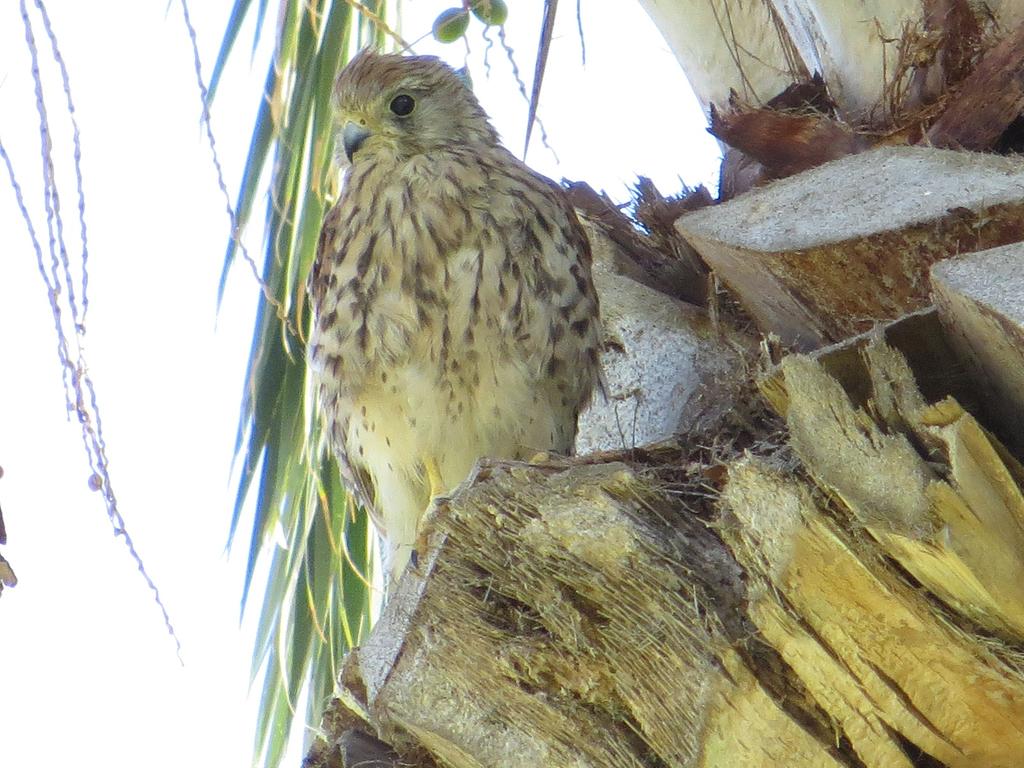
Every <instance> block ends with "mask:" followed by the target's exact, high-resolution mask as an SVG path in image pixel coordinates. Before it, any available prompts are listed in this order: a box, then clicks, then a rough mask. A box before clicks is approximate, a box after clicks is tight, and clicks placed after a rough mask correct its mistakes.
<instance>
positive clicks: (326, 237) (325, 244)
mask: <svg viewBox="0 0 1024 768" xmlns="http://www.w3.org/2000/svg"><path fill="white" fill-rule="evenodd" d="M340 225H341V207H340V206H338V205H335V206H334V207H333V208H331V209H330V210H329V211H328V212H327V215H326V216H324V223H323V225H322V226H321V228H320V238H319V240H318V242H317V249H316V258H315V259H314V260H313V266H312V268H311V269H310V271H309V280H308V283H307V286H306V287H307V291H308V293H309V296H310V297H311V298H312V301H313V306H314V307H320V306H323V302H324V294H325V293H326V291H327V288H328V286H327V279H328V275H329V270H327V269H324V265H325V264H326V263H327V261H328V260H329V259H331V258H332V254H333V250H334V249H335V248H337V234H338V228H339V226H340ZM314 322H315V319H314ZM317 412H318V413H321V414H323V413H324V411H323V409H322V408H319V407H318V408H317ZM347 427H348V420H347V419H344V420H342V419H335V428H334V431H335V432H336V434H332V435H329V436H328V437H329V440H330V444H331V448H332V450H333V453H334V459H335V461H336V462H337V464H338V471H339V473H340V474H341V481H342V483H343V484H344V485H345V487H346V489H347V490H348V492H349V493H350V494H351V495H352V497H353V498H354V499H355V502H356V503H357V504H358V505H359V506H361V507H362V508H363V509H365V510H366V511H367V512H368V513H369V514H370V517H371V518H372V519H373V522H374V523H375V524H376V525H377V526H378V528H379V529H381V530H383V520H382V519H381V517H380V511H379V510H378V509H376V507H375V503H374V500H375V499H376V489H375V488H374V484H373V479H372V478H371V477H370V475H369V473H368V472H367V471H366V468H365V467H364V466H363V465H362V464H356V463H354V462H353V461H352V460H351V459H350V458H349V455H348V451H347V450H346V448H345V432H346V431H347Z"/></svg>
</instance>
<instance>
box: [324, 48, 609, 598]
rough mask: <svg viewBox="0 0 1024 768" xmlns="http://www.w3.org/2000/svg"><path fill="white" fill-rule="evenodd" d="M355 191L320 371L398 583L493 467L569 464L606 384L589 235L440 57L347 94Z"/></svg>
mask: <svg viewBox="0 0 1024 768" xmlns="http://www.w3.org/2000/svg"><path fill="white" fill-rule="evenodd" d="M334 95H335V109H336V116H337V120H338V128H339V135H338V139H339V142H340V144H341V146H342V147H343V148H344V151H345V158H343V159H342V164H343V165H347V166H348V167H347V169H346V179H345V182H344V186H343V190H342V193H341V196H340V199H339V200H338V202H337V204H336V205H335V206H334V207H333V208H332V209H331V210H330V212H329V213H328V214H327V216H326V218H325V221H324V225H323V230H322V232H321V235H320V246H319V253H318V255H317V259H316V262H315V264H314V267H313V271H312V274H311V277H310V292H311V295H312V301H313V307H314V312H315V320H314V325H313V330H312V335H311V338H310V345H309V349H310V361H311V364H312V367H313V369H314V371H315V373H316V375H317V377H318V381H319V391H320V401H321V407H322V408H323V413H324V416H325V418H326V421H327V425H328V427H329V433H330V439H331V443H332V447H333V449H334V451H335V453H336V455H337V456H338V459H339V464H340V465H341V466H342V471H343V473H344V476H345V477H344V479H345V480H346V482H347V484H348V486H349V487H350V488H351V489H352V491H353V492H354V493H355V495H356V496H357V498H358V499H359V500H360V501H361V502H362V503H363V504H364V505H365V506H366V507H367V509H368V510H369V511H370V513H371V514H372V515H373V518H374V520H375V522H376V523H377V525H378V526H379V527H380V529H381V530H382V532H383V533H384V535H385V538H386V540H387V541H388V547H387V550H386V552H385V555H386V561H387V562H388V563H389V568H390V571H391V575H392V578H395V577H397V575H399V573H400V571H401V569H402V568H404V565H405V563H406V562H407V561H408V559H409V555H410V553H411V551H412V547H413V545H414V542H415V539H416V533H417V526H418V523H419V521H420V519H421V518H422V516H423V514H424V512H425V511H426V509H427V507H428V505H429V504H430V501H431V499H432V497H433V496H434V495H437V494H439V493H444V492H447V491H450V490H451V489H453V488H454V487H455V486H456V485H458V484H459V483H460V482H462V481H463V480H464V479H465V478H466V476H467V474H468V473H469V471H470V469H472V467H473V465H474V463H475V462H476V461H477V460H478V459H479V458H481V457H497V458H528V457H530V456H532V455H533V454H534V453H536V452H537V451H543V450H554V451H558V452H561V453H568V452H570V451H571V449H572V445H573V440H574V438H575V434H576V420H577V416H578V414H579V412H580V410H581V409H582V408H583V407H584V406H585V405H586V403H587V402H588V400H589V399H590V396H591V393H592V391H593V389H594V386H595V384H596V383H597V381H598V378H599V363H598V347H599V338H600V327H599V322H598V302H597V295H596V293H595V292H594V286H593V283H592V281H591V276H590V250H589V245H588V243H587V240H586V236H585V235H584V232H583V230H582V228H581V226H580V224H579V221H578V220H577V219H576V215H575V213H574V212H573V209H572V207H571V206H570V204H569V203H568V201H567V199H566V197H565V195H564V194H563V192H562V190H561V189H560V188H559V187H558V186H557V185H555V184H554V183H553V182H551V181H550V180H548V179H546V178H544V177H542V176H540V175H538V174H536V173H534V172H533V171H531V170H530V169H529V168H528V167H527V166H526V165H524V164H523V163H522V162H520V161H519V160H518V159H517V158H516V157H514V156H513V155H512V154H511V153H510V152H508V151H507V150H506V149H505V148H504V147H502V146H501V144H500V143H499V140H498V137H497V134H496V133H495V131H494V129H493V128H492V127H491V125H490V123H489V122H488V119H487V115H486V114H485V113H484V111H483V109H482V108H481V107H480V105H479V103H478V102H477V100H476V98H475V96H474V95H473V93H472V92H471V91H470V89H469V88H468V87H467V86H466V85H465V84H464V83H463V81H462V80H461V79H460V78H459V76H458V75H457V74H456V73H455V72H454V71H453V70H452V69H451V68H450V67H448V66H447V65H446V64H444V63H443V62H441V61H439V60H438V59H435V58H432V57H425V56H423V57H403V56H397V55H380V54H376V53H372V52H363V53H361V54H359V56H357V57H356V58H354V59H353V60H352V61H351V62H350V63H349V65H348V66H347V67H346V68H345V69H344V70H343V71H342V73H341V74H340V75H339V77H338V80H337V83H336V85H335V94H334Z"/></svg>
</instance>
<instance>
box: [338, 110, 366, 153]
mask: <svg viewBox="0 0 1024 768" xmlns="http://www.w3.org/2000/svg"><path fill="white" fill-rule="evenodd" d="M369 136H370V131H369V129H367V128H366V127H365V126H362V125H359V124H358V123H353V122H352V121H351V120H350V121H349V122H347V123H345V127H344V128H343V129H342V130H341V143H342V145H343V146H344V147H345V156H346V157H347V158H348V161H349V162H350V163H351V162H352V155H354V154H355V153H356V150H357V149H359V147H361V146H362V145H363V142H364V141H366V140H367V139H368V138H369Z"/></svg>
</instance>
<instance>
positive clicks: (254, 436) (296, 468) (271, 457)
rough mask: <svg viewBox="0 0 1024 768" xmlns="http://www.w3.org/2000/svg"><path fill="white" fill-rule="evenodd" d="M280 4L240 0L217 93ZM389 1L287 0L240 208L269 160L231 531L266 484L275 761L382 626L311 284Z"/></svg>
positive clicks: (267, 650) (266, 601)
mask: <svg viewBox="0 0 1024 768" xmlns="http://www.w3.org/2000/svg"><path fill="white" fill-rule="evenodd" d="M266 11H267V2H266V0H259V1H258V2H253V0H236V2H235V5H234V8H233V10H232V14H231V18H230V20H229V22H228V27H227V29H226V30H225V33H224V38H223V41H222V44H221V50H220V53H219V55H218V57H217V61H216V63H215V66H214V71H213V76H212V78H211V83H210V91H209V92H210V98H211V99H212V98H213V94H215V93H216V89H217V86H218V84H219V82H220V78H221V75H222V73H223V70H224V66H225V63H226V61H227V59H228V57H229V56H230V55H231V53H232V51H233V48H234V46H235V43H236V42H237V41H238V38H239V33H240V29H241V26H242V24H243V23H244V22H245V21H246V19H247V18H248V17H249V16H250V15H251V14H255V16H256V22H257V37H258V36H259V34H260V31H261V30H263V29H265V27H264V21H265V16H266ZM383 11H384V3H383V2H363V3H350V2H343V1H341V0H335V1H332V0H315V1H310V0H306V2H300V0H284V2H283V3H282V6H281V8H280V12H279V16H278V27H277V29H276V36H277V41H276V42H277V46H276V53H275V56H274V60H273V62H272V63H271V66H270V68H269V70H268V72H267V78H266V83H265V90H264V98H263V99H262V100H261V102H260V104H259V106H258V109H257V113H256V122H255V127H254V130H253V134H252V139H251V141H250V145H249V155H248V158H247V161H246V167H245V170H244V173H243V178H242V183H241V188H240V190H239V193H238V199H237V202H236V206H235V212H236V219H237V220H236V225H237V227H236V231H237V232H241V231H242V230H243V229H244V227H245V226H246V224H247V223H248V222H249V221H250V219H251V216H252V213H253V208H254V206H255V204H256V199H257V197H258V196H259V194H260V193H261V190H262V188H261V186H260V180H261V178H262V177H263V175H264V173H265V171H267V170H268V169H269V171H270V195H269V200H268V203H267V209H266V222H265V224H266V250H265V253H264V259H263V268H262V282H263V291H264V295H263V299H262V301H261V302H260V306H259V309H258V313H257V318H256V327H255V330H254V333H253V341H252V350H251V353H250V358H249V369H248V373H247V379H246V387H245V391H244V395H243V402H242V413H241V419H240V422H239V431H238V438H237V445H236V449H237V451H238V456H239V458H240V459H241V472H240V479H239V485H238V493H237V497H236V501H235V508H234V511H233V515H232V518H231V527H230V534H229V535H230V539H229V540H230V541H232V542H233V541H234V540H235V539H236V537H237V536H238V535H239V530H238V528H239V522H240V520H241V512H242V508H243V505H244V503H245V501H246V499H247V498H248V497H249V496H250V494H253V493H255V499H256V511H255V517H254V520H253V526H252V532H251V534H250V536H249V552H248V562H247V565H246V572H245V585H244V589H243V596H242V610H243V611H244V610H245V607H246V605H247V603H248V599H249V597H250V594H251V591H252V589H253V586H254V585H253V577H254V574H255V572H256V567H257V564H258V563H259V562H261V561H263V560H266V559H269V574H268V577H267V584H266V588H265V590H264V593H263V604H262V606H261V608H260V616H259V621H258V623H257V630H256V639H255V643H254V648H253V659H252V674H253V680H254V681H255V680H256V679H257V678H258V677H259V675H260V673H261V671H262V673H263V675H264V679H263V692H262V697H261V701H260V711H259V715H258V720H257V733H256V753H257V755H262V757H263V760H264V763H265V764H266V765H267V766H276V765H277V764H279V762H280V760H281V757H282V755H283V754H284V750H285V747H286V746H287V741H288V734H289V733H290V731H291V726H292V722H293V720H294V718H295V716H296V708H297V706H298V703H299V701H300V700H301V698H302V696H303V694H304V693H305V694H307V695H308V699H307V701H308V705H307V708H306V711H305V712H304V713H303V717H304V720H305V721H306V722H307V723H311V724H315V723H317V722H318V721H319V717H320V712H321V710H322V707H323V705H324V703H325V701H326V699H327V697H329V695H330V694H331V692H332V691H333V689H334V681H335V679H336V676H337V672H338V669H339V664H340V660H341V658H342V656H343V654H344V653H345V652H346V651H347V650H348V649H349V648H350V647H352V646H353V645H354V644H356V643H357V642H358V641H359V639H360V637H361V636H362V634H363V633H364V632H365V630H366V629H367V626H368V617H369V611H370V605H371V593H370V589H369V587H368V582H367V579H368V578H369V575H370V565H371V562H372V555H373V549H372V541H373V534H372V530H371V527H370V526H369V524H368V522H367V516H366V515H365V513H363V512H362V510H357V509H354V508H350V507H349V505H348V497H347V494H346V493H345V490H344V488H343V487H342V486H341V484H340V482H339V473H338V467H337V466H336V464H335V462H334V460H333V458H332V457H331V456H330V454H329V452H327V451H325V449H324V439H323V435H322V433H321V426H320V423H319V420H318V418H317V413H316V403H315V396H314V393H313V391H312V387H311V385H310V380H309V376H308V373H309V372H308V370H307V368H306V359H305V338H306V336H307V334H308V330H309V323H310V314H309V310H308V306H307V305H306V302H305V283H306V276H307V274H308V272H309V269H310V266H311V264H312V261H313V258H314V256H315V253H316V244H317V239H318V236H319V231H320V225H321V222H322V220H323V216H324V213H325V211H326V210H327V207H328V205H329V204H330V201H331V198H332V195H333V193H334V189H335V185H336V180H335V175H334V173H333V171H332V164H331V158H332V154H333V151H334V147H333V135H332V131H331V113H330V94H331V86H332V84H333V82H334V78H335V75H336V73H337V72H338V70H339V69H340V68H341V66H343V64H344V62H345V61H346V60H347V59H348V57H349V56H350V55H351V54H352V53H354V52H355V51H356V50H358V49H359V48H360V47H362V46H364V45H366V44H369V43H371V42H373V43H377V44H378V45H381V44H383V42H384V34H385V33H384V30H383V28H382V27H381V25H380V23H379V21H380V18H382V16H381V14H383ZM254 46H255V43H254ZM240 250H242V248H241V245H240V239H239V238H238V237H237V236H236V237H232V239H231V241H230V242H229V243H228V247H227V252H226V254H225V259H224V273H223V275H222V278H221V286H220V288H221V290H222V291H223V287H224V275H226V274H227V270H228V269H229V268H230V267H231V265H232V263H233V262H234V260H235V259H236V257H237V256H238V255H239V251H240ZM242 255H243V256H245V257H246V258H248V256H247V254H245V253H244V251H243V253H242Z"/></svg>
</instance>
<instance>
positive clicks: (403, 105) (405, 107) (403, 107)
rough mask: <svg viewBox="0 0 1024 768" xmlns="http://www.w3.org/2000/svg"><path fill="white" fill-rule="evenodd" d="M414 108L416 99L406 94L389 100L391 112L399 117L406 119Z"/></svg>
mask: <svg viewBox="0 0 1024 768" xmlns="http://www.w3.org/2000/svg"><path fill="white" fill-rule="evenodd" d="M415 108H416V99H414V98H413V97H412V96H410V95H409V94H407V93H400V94H398V95H397V96H395V98H393V99H392V100H391V107H390V109H391V111H392V112H394V113H395V114H396V115H398V116H399V117H408V116H409V115H411V114H412V111H413V110H414V109H415Z"/></svg>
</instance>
